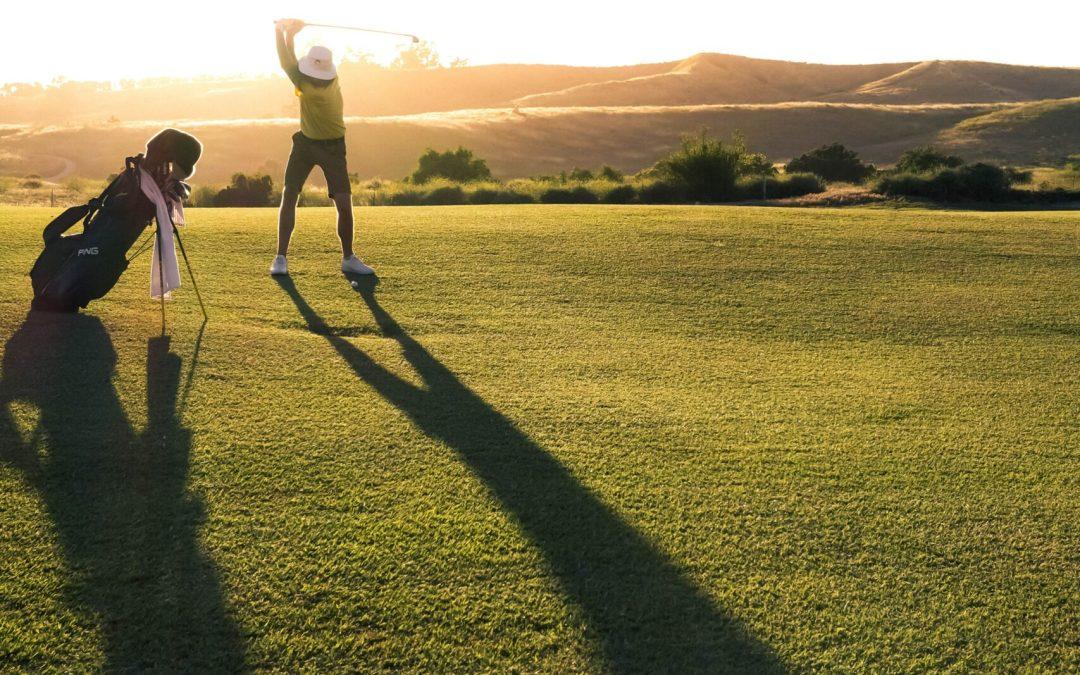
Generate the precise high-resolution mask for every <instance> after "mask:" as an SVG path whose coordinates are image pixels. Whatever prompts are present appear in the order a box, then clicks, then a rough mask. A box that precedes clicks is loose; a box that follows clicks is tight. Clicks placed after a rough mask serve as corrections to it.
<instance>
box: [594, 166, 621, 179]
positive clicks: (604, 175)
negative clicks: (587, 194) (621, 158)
mask: <svg viewBox="0 0 1080 675" xmlns="http://www.w3.org/2000/svg"><path fill="white" fill-rule="evenodd" d="M596 177H597V178H599V179H600V180H606V181H611V182H612V183H621V182H623V178H624V176H623V173H622V171H619V170H618V169H613V168H612V167H610V166H608V165H607V164H605V165H604V166H602V167H600V171H598V172H597V173H596Z"/></svg>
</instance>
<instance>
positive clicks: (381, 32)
mask: <svg viewBox="0 0 1080 675" xmlns="http://www.w3.org/2000/svg"><path fill="white" fill-rule="evenodd" d="M304 25H305V26H312V27H314V28H338V29H340V30H357V31H361V32H363V33H378V34H379V35H393V36H396V37H406V38H409V39H410V40H412V41H413V42H414V43H416V42H420V38H418V37H416V36H415V35H411V34H409V33H395V32H393V31H389V30H378V29H375V28H360V27H358V26H338V25H335V24H331V23H306V22H305V23H304Z"/></svg>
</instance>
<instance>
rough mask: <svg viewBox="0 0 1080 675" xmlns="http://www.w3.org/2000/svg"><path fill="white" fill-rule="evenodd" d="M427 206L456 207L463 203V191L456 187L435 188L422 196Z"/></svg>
mask: <svg viewBox="0 0 1080 675" xmlns="http://www.w3.org/2000/svg"><path fill="white" fill-rule="evenodd" d="M424 203H425V204H427V205H429V206H457V205H459V204H464V203H465V191H464V190H462V189H461V188H460V187H458V186H457V185H454V186H443V187H439V188H435V189H434V190H432V191H431V192H429V193H427V195H425V196H424Z"/></svg>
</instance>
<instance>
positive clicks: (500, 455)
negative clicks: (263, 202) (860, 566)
mask: <svg viewBox="0 0 1080 675" xmlns="http://www.w3.org/2000/svg"><path fill="white" fill-rule="evenodd" d="M353 282H354V284H355V286H356V287H357V288H358V290H359V292H360V295H361V296H362V297H363V299H364V302H365V303H366V304H367V306H368V308H369V309H370V311H371V312H372V314H373V315H374V317H375V321H376V322H377V323H378V325H379V328H380V330H381V332H382V334H383V335H384V336H386V337H389V338H392V339H394V340H396V341H397V342H398V344H399V345H400V346H401V349H402V352H403V354H404V357H405V359H406V360H407V361H408V362H409V364H410V365H411V366H412V367H413V368H414V369H415V370H416V372H417V373H418V374H419V376H420V377H421V379H422V380H423V382H424V386H423V387H417V386H415V385H413V384H411V383H409V382H407V381H406V380H403V379H401V378H400V377H398V376H396V375H394V374H393V373H391V372H389V371H387V370H386V369H385V368H383V367H382V366H380V365H379V364H377V363H376V362H375V361H373V360H372V359H371V358H370V357H369V356H367V354H365V353H364V352H362V351H360V350H359V349H357V348H356V347H355V346H353V345H352V344H351V343H350V342H349V341H348V340H346V339H344V338H342V337H340V336H338V335H336V334H335V331H333V330H332V329H331V328H330V327H329V326H328V325H327V324H326V322H325V321H323V319H322V318H321V317H320V316H319V315H318V314H317V313H316V312H315V310H313V309H312V308H311V306H310V305H309V304H308V303H307V301H305V300H304V298H303V297H302V296H301V295H300V292H299V291H298V290H297V289H296V287H295V285H294V284H293V282H292V280H291V279H288V278H279V279H278V283H280V284H281V287H282V288H283V289H284V290H285V292H286V293H287V294H288V295H289V297H290V298H292V301H293V302H294V303H295V304H296V307H297V309H298V310H299V311H300V314H301V315H302V316H303V318H304V320H305V321H306V322H307V324H308V327H309V329H310V330H311V331H312V332H313V333H316V334H318V335H322V336H323V337H325V338H326V339H327V340H328V341H329V342H330V344H331V345H332V346H333V348H334V349H335V350H336V351H337V352H338V354H339V355H340V356H341V358H342V359H344V360H345V362H346V363H347V364H348V365H349V367H350V368H352V370H353V371H354V372H355V373H356V375H357V376H359V377H360V378H361V379H362V380H363V381H364V382H366V383H367V384H369V385H370V386H371V387H373V388H374V389H375V390H376V391H378V392H379V394H380V395H382V396H383V397H384V398H386V399H387V400H388V401H390V402H391V403H393V404H394V405H395V406H397V407H398V408H399V409H400V410H401V411H402V412H404V413H405V414H406V415H408V417H409V418H410V419H411V420H412V421H413V423H414V424H416V426H417V427H418V428H419V429H420V430H421V431H423V432H424V433H425V434H427V435H428V436H430V437H432V438H435V439H438V440H440V441H442V442H444V443H446V444H447V445H449V446H450V447H452V448H453V449H454V450H456V451H457V453H458V454H459V455H460V456H461V458H462V459H463V460H464V461H465V462H466V463H467V464H468V466H469V468H470V469H472V471H473V472H474V473H475V474H476V476H477V477H478V478H479V479H480V480H482V481H483V482H484V484H485V485H486V486H487V487H488V489H490V490H491V492H492V494H493V495H494V496H495V497H496V498H497V499H498V500H499V501H500V502H501V503H502V505H503V508H505V509H506V511H507V512H508V513H509V514H510V515H511V516H512V517H513V518H514V519H515V520H517V522H518V523H519V524H520V526H521V528H522V530H523V531H524V532H525V533H526V534H527V535H528V537H529V538H530V539H531V540H532V541H533V542H534V543H535V544H536V545H537V547H538V548H539V549H540V550H541V551H542V553H543V555H544V556H545V558H546V559H547V562H548V564H549V565H550V567H551V570H552V571H553V572H554V574H555V576H556V577H557V578H558V580H559V583H560V584H561V586H562V588H563V589H564V592H565V593H566V594H567V595H568V596H569V598H570V599H572V600H573V601H574V602H575V603H576V604H577V605H578V606H579V607H580V608H581V609H582V610H583V611H584V614H585V616H586V619H587V622H588V628H589V630H590V631H592V634H593V636H594V638H595V639H596V640H597V642H598V643H599V645H600V646H601V647H602V650H603V653H604V656H605V657H606V659H607V662H608V665H609V666H610V667H611V668H612V669H613V670H615V671H617V672H627V671H707V672H725V671H727V672H730V671H740V672H776V671H781V670H783V668H782V665H781V663H780V662H779V661H778V659H777V658H776V656H775V655H774V654H773V652H772V651H771V650H770V649H769V648H768V647H767V646H766V645H764V644H763V643H761V642H760V641H758V640H756V639H755V638H753V637H752V636H751V635H749V634H748V633H747V632H746V630H745V629H744V628H743V627H742V626H741V624H740V623H739V622H738V621H736V620H734V619H732V618H731V617H729V616H727V615H725V613H724V612H722V611H720V610H719V609H718V608H717V607H716V606H715V605H713V603H712V602H711V601H710V600H709V599H708V598H707V597H706V596H705V595H704V594H703V593H702V592H701V591H700V590H699V589H698V588H696V587H695V586H694V585H693V583H691V582H690V581H689V580H688V579H687V578H686V577H685V576H683V574H682V573H680V572H679V570H677V569H676V568H675V567H674V566H673V564H672V563H671V561H670V560H668V559H667V557H666V556H665V555H664V554H663V553H661V552H660V551H658V550H657V549H656V548H655V547H653V546H652V545H651V544H650V543H649V542H648V541H647V540H646V539H645V538H643V537H642V536H641V535H640V534H638V533H637V532H636V531H635V530H634V529H633V528H632V527H630V526H629V525H627V524H626V523H625V522H623V521H622V520H621V519H620V518H619V516H617V515H616V514H615V513H614V512H612V511H611V510H610V509H609V508H608V507H607V506H605V505H604V504H603V503H602V502H601V501H600V500H599V499H598V498H597V497H596V496H595V495H594V494H592V493H591V492H590V491H589V490H588V489H587V488H585V487H584V486H582V485H581V484H580V483H579V482H578V481H577V480H576V479H575V478H574V477H573V475H571V474H570V472H569V471H567V469H566V468H565V467H564V466H562V465H561V464H560V463H559V462H558V461H557V460H556V459H555V458H554V457H552V456H551V455H550V454H548V453H547V452H546V451H545V450H544V449H543V448H541V447H540V446H539V445H537V444H536V443H535V442H534V441H532V440H531V439H530V438H529V437H528V436H526V435H525V434H524V433H522V432H521V431H520V430H519V429H518V428H517V427H515V426H514V424H513V422H511V421H510V420H509V419H507V418H506V417H504V416H503V415H501V414H500V413H499V412H498V411H496V410H495V409H494V408H492V407H491V406H490V405H488V404H487V403H486V402H485V401H484V400H483V399H481V398H480V397H479V396H477V395H476V394H475V393H474V392H473V391H472V390H471V389H469V388H468V387H467V386H466V385H465V384H464V383H462V382H461V381H460V380H459V379H458V378H457V376H455V375H454V373H453V372H451V371H450V370H449V369H448V368H447V367H446V366H444V365H443V364H442V363H440V362H439V361H438V360H437V359H436V358H435V357H434V356H432V355H431V354H430V353H429V352H428V351H427V350H426V349H425V348H424V347H423V345H421V344H420V343H419V342H417V341H416V340H414V339H413V338H412V337H410V336H409V334H408V333H406V332H405V331H404V330H403V329H402V328H401V326H399V325H398V323H397V322H396V321H394V319H393V317H391V316H390V314H388V313H387V312H386V310H384V309H383V308H382V307H381V306H380V305H379V303H378V302H377V300H376V298H375V293H374V287H375V283H377V280H374V279H372V278H364V277H354V278H353Z"/></svg>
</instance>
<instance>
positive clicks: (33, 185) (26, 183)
mask: <svg viewBox="0 0 1080 675" xmlns="http://www.w3.org/2000/svg"><path fill="white" fill-rule="evenodd" d="M42 185H43V183H42V182H41V176H39V175H37V174H36V173H31V174H27V175H26V176H25V177H24V178H23V182H22V186H23V187H24V188H27V189H30V190H36V189H37V188H39V187H41V186H42Z"/></svg>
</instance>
